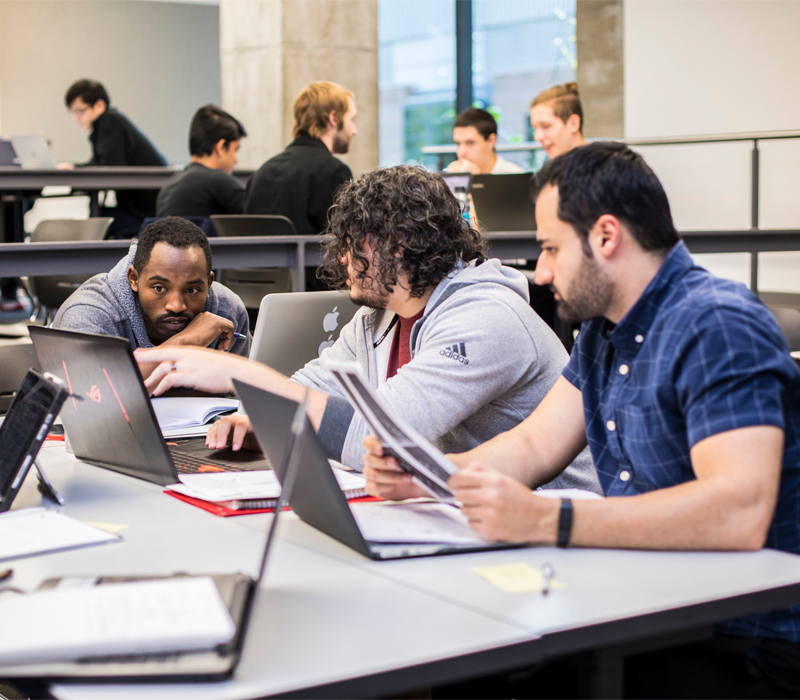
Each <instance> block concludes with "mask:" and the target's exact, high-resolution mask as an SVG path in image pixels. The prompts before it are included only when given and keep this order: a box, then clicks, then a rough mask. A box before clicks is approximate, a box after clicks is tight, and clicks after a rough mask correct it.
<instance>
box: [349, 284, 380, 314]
mask: <svg viewBox="0 0 800 700" xmlns="http://www.w3.org/2000/svg"><path fill="white" fill-rule="evenodd" d="M350 301H352V302H353V303H354V304H355V305H356V306H366V307H367V308H368V309H385V308H386V304H388V303H389V295H388V294H381V293H380V292H376V291H375V290H374V289H363V288H361V289H354V288H353V287H352V286H351V287H350Z"/></svg>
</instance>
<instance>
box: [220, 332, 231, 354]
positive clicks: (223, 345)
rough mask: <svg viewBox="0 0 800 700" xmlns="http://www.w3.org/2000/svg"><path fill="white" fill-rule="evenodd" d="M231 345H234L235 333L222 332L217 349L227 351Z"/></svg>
mask: <svg viewBox="0 0 800 700" xmlns="http://www.w3.org/2000/svg"><path fill="white" fill-rule="evenodd" d="M231 345H233V333H225V331H223V332H222V333H220V334H219V342H218V343H217V350H222V351H223V352H227V351H228V350H229V349H230V347H231Z"/></svg>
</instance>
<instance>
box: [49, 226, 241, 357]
mask: <svg viewBox="0 0 800 700" xmlns="http://www.w3.org/2000/svg"><path fill="white" fill-rule="evenodd" d="M135 256H136V241H134V242H133V243H131V247H130V249H129V250H128V255H127V256H126V257H124V258H122V260H120V261H119V262H118V263H117V264H116V265H115V266H114V268H113V269H112V270H111V272H103V273H101V274H99V275H95V276H94V277H92V278H90V279H88V280H86V282H84V283H83V284H82V285H81V286H80V287H79V288H78V289H76V290H75V291H74V292H73V293H72V294H71V295H70V297H69V299H67V300H66V301H65V302H64V303H63V304H62V305H61V307H60V308H59V309H58V313H57V314H56V317H55V320H54V321H53V328H63V329H65V330H69V331H81V332H82V333H99V334H101V335H116V336H118V337H120V338H127V339H128V342H129V343H130V344H131V348H132V349H134V350H135V349H136V348H152V347H153V343H152V342H151V341H150V338H149V337H148V335H147V328H145V325H144V318H142V309H141V307H140V306H139V297H138V296H137V295H136V294H134V293H133V290H132V289H131V285H130V283H129V282H128V268H129V267H131V266H132V265H133V260H134V257H135ZM203 311H209V312H210V313H212V314H216V315H217V316H222V317H223V318H227V319H228V320H229V321H231V322H232V323H233V326H234V330H235V331H236V332H237V333H241V334H242V335H244V336H245V337H244V338H239V339H237V340H235V341H234V343H233V345H232V346H231V349H230V351H231V352H234V353H236V354H237V355H245V356H246V355H248V354H249V353H250V341H251V338H250V328H249V325H250V324H249V320H248V317H247V310H246V309H245V308H244V304H243V303H242V300H241V299H240V298H239V297H238V296H237V295H236V294H234V293H233V292H232V291H231V290H230V289H228V288H227V287H223V286H222V285H221V284H217V283H216V282H214V283H213V284H212V285H211V288H210V289H209V290H208V298H207V299H206V305H205V307H204V308H203ZM216 346H217V341H216V340H215V341H214V342H213V343H211V345H209V347H211V348H215V347H216Z"/></svg>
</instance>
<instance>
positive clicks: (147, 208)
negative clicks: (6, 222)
mask: <svg viewBox="0 0 800 700" xmlns="http://www.w3.org/2000/svg"><path fill="white" fill-rule="evenodd" d="M64 101H65V102H66V104H67V109H69V113H70V114H71V115H72V117H73V119H75V122H76V123H77V124H78V126H80V128H81V129H83V130H84V131H88V132H89V140H90V141H91V143H92V159H91V160H90V161H89V162H88V163H86V164H85V165H149V166H158V165H161V166H163V165H166V164H167V161H166V160H165V159H164V157H163V156H162V155H161V154H160V153H159V152H158V151H157V150H156V148H155V146H153V144H152V143H150V141H149V140H148V139H147V137H146V136H145V135H144V134H143V133H142V132H141V131H139V130H138V129H137V128H136V127H135V126H134V125H133V123H132V122H131V121H130V120H129V119H128V118H127V117H126V116H125V115H123V114H121V113H120V112H118V111H117V110H116V109H115V108H114V107H112V106H111V100H110V99H109V97H108V93H107V92H106V89H105V88H104V87H103V86H102V85H101V84H100V83H98V82H97V81H95V80H79V81H78V82H76V83H75V84H74V85H72V86H71V87H70V88H69V90H67V94H66V96H65V98H64ZM59 167H61V168H72V167H75V166H73V165H72V164H69V163H61V164H60V166H59ZM157 195H158V190H119V191H117V206H116V207H102V208H101V210H100V215H101V216H113V217H114V222H113V223H112V224H111V228H110V229H109V234H111V235H120V234H122V235H123V236H124V235H127V234H128V233H131V234H133V235H135V234H136V233H137V232H138V230H139V227H140V226H141V225H142V221H143V220H144V219H146V218H147V217H148V216H153V215H154V214H155V211H156V197H157Z"/></svg>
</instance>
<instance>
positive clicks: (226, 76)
mask: <svg viewBox="0 0 800 700" xmlns="http://www.w3.org/2000/svg"><path fill="white" fill-rule="evenodd" d="M220 23H221V38H220V42H221V43H220V50H221V61H222V104H223V106H224V108H225V109H227V110H229V111H230V112H231V113H233V114H235V115H236V116H237V117H238V118H239V119H241V120H242V122H243V123H244V125H245V127H246V128H247V131H248V140H247V149H244V148H243V149H242V153H241V156H240V158H241V163H242V166H243V167H258V166H259V165H261V163H263V162H264V161H265V160H267V159H268V158H270V157H272V156H273V155H275V154H276V153H279V152H280V151H282V150H283V149H284V148H285V147H286V145H287V144H288V143H290V142H291V140H292V125H293V123H294V119H293V116H292V102H293V101H294V98H295V96H296V95H297V93H298V92H300V90H301V89H302V88H303V87H305V86H306V85H308V84H309V83H312V82H314V81H316V80H331V81H333V82H336V83H339V84H341V85H344V86H345V87H347V88H348V89H350V90H351V91H352V92H353V93H354V94H355V97H356V104H357V107H358V119H357V121H356V124H357V126H358V136H357V137H356V138H355V140H354V141H353V143H352V144H351V146H350V153H348V154H347V155H346V156H343V157H342V159H343V160H344V161H345V162H347V164H348V165H349V166H350V167H351V168H352V170H353V172H354V173H355V174H360V173H364V172H367V171H369V170H372V169H373V168H375V167H377V165H378V9H377V0H222V1H221V3H220Z"/></svg>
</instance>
